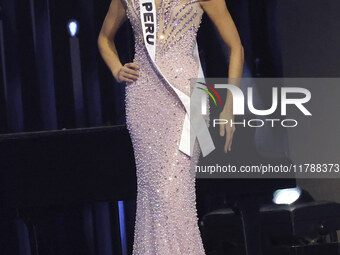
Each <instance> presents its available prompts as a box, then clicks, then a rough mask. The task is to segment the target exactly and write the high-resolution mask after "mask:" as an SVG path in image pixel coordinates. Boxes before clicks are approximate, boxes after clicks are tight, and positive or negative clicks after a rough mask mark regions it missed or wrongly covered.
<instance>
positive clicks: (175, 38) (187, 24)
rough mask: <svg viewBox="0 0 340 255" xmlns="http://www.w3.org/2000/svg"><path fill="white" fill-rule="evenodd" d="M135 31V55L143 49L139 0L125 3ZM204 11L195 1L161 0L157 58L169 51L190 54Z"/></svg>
mask: <svg viewBox="0 0 340 255" xmlns="http://www.w3.org/2000/svg"><path fill="white" fill-rule="evenodd" d="M125 3H126V10H127V16H128V18H129V20H130V22H131V25H132V27H133V30H134V35H135V41H136V44H135V46H136V52H138V51H139V50H141V49H142V48H144V47H145V46H144V43H143V32H142V26H141V21H140V8H139V1H138V0H125ZM202 14H203V9H202V8H201V6H200V4H199V1H198V0H162V1H161V2H160V4H159V6H158V7H157V10H156V16H157V35H156V38H157V39H156V45H157V47H156V59H157V56H158V57H160V56H163V55H164V54H166V53H168V52H169V51H171V50H172V51H176V50H177V51H178V49H180V52H181V54H185V55H186V54H191V53H192V50H193V47H194V43H195V39H196V33H197V30H198V28H199V25H200V23H201V17H202Z"/></svg>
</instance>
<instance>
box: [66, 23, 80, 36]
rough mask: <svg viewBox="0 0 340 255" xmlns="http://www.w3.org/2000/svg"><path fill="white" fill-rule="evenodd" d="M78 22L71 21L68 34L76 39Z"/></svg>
mask: <svg viewBox="0 0 340 255" xmlns="http://www.w3.org/2000/svg"><path fill="white" fill-rule="evenodd" d="M78 28H79V26H78V21H76V20H70V21H69V23H68V32H69V34H70V36H72V37H75V36H77V34H78Z"/></svg>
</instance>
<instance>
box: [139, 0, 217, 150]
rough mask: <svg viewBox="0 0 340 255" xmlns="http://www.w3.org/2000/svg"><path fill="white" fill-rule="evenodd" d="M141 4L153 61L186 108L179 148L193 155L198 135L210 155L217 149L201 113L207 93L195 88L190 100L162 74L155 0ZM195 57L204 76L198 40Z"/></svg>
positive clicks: (146, 45) (142, 1)
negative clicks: (156, 59) (157, 44)
mask: <svg viewBox="0 0 340 255" xmlns="http://www.w3.org/2000/svg"><path fill="white" fill-rule="evenodd" d="M139 5H140V17H141V22H142V29H143V37H144V44H145V47H146V49H147V51H148V53H149V56H150V58H151V60H152V61H151V62H152V63H153V65H154V67H155V69H156V70H157V71H158V72H159V73H160V74H161V75H162V76H163V78H164V79H165V81H166V82H167V83H168V84H169V86H170V87H171V88H172V89H173V90H174V91H175V92H176V94H177V96H178V97H179V99H180V100H181V102H182V104H183V105H184V107H185V110H186V115H185V119H184V123H183V129H182V136H181V141H180V144H179V150H180V151H182V152H183V153H185V154H186V155H188V156H192V153H193V145H194V142H195V139H196V137H197V139H198V142H199V144H200V147H201V151H202V154H203V157H205V156H206V155H208V154H209V153H210V152H212V151H213V150H214V149H215V146H214V143H213V141H212V138H211V136H210V133H209V130H208V127H207V125H206V123H205V120H204V119H203V117H202V114H201V107H202V106H201V103H202V102H201V99H202V96H205V97H206V96H207V95H206V94H203V93H204V92H203V91H202V90H200V89H194V90H193V92H192V98H193V100H194V101H192V102H190V97H189V96H187V95H186V94H185V93H183V92H182V91H181V90H179V89H177V88H176V87H174V86H172V85H171V83H170V82H169V81H168V80H167V79H166V77H165V76H164V75H163V74H162V72H161V70H160V69H159V68H158V66H157V65H156V63H155V57H156V43H157V31H156V28H157V16H156V5H155V1H154V0H139ZM194 57H195V58H196V59H197V60H198V63H199V70H198V76H199V78H204V74H203V70H202V66H201V62H200V59H199V55H198V47H197V42H196V45H195V51H194ZM194 93H195V94H194ZM190 105H191V111H190ZM190 112H191V114H192V115H193V116H191V123H190ZM190 124H191V125H190ZM190 131H191V132H190ZM190 134H191V135H190Z"/></svg>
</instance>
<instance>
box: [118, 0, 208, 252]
mask: <svg viewBox="0 0 340 255" xmlns="http://www.w3.org/2000/svg"><path fill="white" fill-rule="evenodd" d="M156 2H157V1H156ZM124 5H125V8H126V14H127V16H128V18H129V20H130V22H131V24H132V27H133V31H134V35H135V57H134V62H135V63H137V64H138V65H140V67H141V69H140V77H139V78H138V79H137V81H135V82H132V83H127V85H126V99H125V102H126V123H127V127H128V130H129V132H130V136H131V139H132V143H133V149H134V153H135V159H136V167H137V185H138V186H137V189H138V193H137V212H136V222H135V232H134V245H133V255H147V254H150V255H204V254H205V251H204V248H203V244H202V239H201V235H200V232H199V228H198V222H197V220H198V218H197V210H196V193H195V175H194V173H193V171H190V160H193V161H194V162H197V159H198V155H199V153H200V148H199V146H198V144H197V140H196V142H195V146H194V154H193V156H192V157H191V159H190V157H189V156H187V155H186V154H184V153H182V152H181V151H179V149H178V148H179V142H180V138H181V133H182V127H183V121H184V117H185V113H186V112H185V108H184V106H183V105H182V104H181V101H180V100H179V98H178V97H177V95H176V94H175V93H174V92H173V90H172V89H171V88H170V87H169V85H168V84H167V83H166V82H165V81H164V79H163V78H162V76H161V75H160V74H159V73H158V72H157V70H156V69H155V68H154V67H153V65H152V62H151V60H150V57H149V56H148V54H147V50H146V48H145V45H144V43H143V34H142V27H141V21H140V13H139V11H140V10H139V1H138V0H124ZM202 14H203V9H202V8H201V6H200V4H199V2H198V1H197V0H195V1H193V0H189V1H188V0H187V1H183V0H171V1H165V0H163V1H162V2H161V3H160V6H159V7H157V47H156V58H155V62H156V64H157V65H158V67H159V68H160V70H161V71H162V73H163V74H164V76H166V78H167V79H168V80H169V81H170V82H171V84H172V85H173V86H175V87H176V88H178V89H180V90H181V91H183V92H184V93H186V94H187V95H190V93H191V92H190V87H191V86H190V80H189V79H191V78H196V77H197V75H198V65H199V63H198V61H197V59H195V58H194V56H193V51H194V46H195V42H196V34H197V30H198V28H199V26H200V23H201V18H202Z"/></svg>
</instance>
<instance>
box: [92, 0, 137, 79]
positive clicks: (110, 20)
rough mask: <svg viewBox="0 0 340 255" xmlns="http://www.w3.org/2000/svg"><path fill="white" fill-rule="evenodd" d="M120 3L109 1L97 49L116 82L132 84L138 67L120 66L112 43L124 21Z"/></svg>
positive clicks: (118, 0)
mask: <svg viewBox="0 0 340 255" xmlns="http://www.w3.org/2000/svg"><path fill="white" fill-rule="evenodd" d="M121 1H122V0H112V1H111V4H110V8H109V11H108V13H107V15H106V17H105V20H104V23H103V26H102V28H101V30H100V33H99V37H98V48H99V52H100V54H101V56H102V58H103V59H104V61H105V63H106V65H107V66H108V67H109V68H110V70H111V72H112V74H113V76H114V78H115V79H116V81H117V82H123V81H127V82H133V81H135V80H137V79H138V77H139V72H138V70H139V68H140V67H139V66H138V65H137V64H135V63H126V64H125V65H122V63H121V62H120V59H119V56H118V52H117V49H116V45H115V43H114V38H115V35H116V33H117V31H118V29H119V27H120V26H121V25H122V24H123V23H124V22H125V20H126V12H125V8H124V6H123V3H122V2H121Z"/></svg>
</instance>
